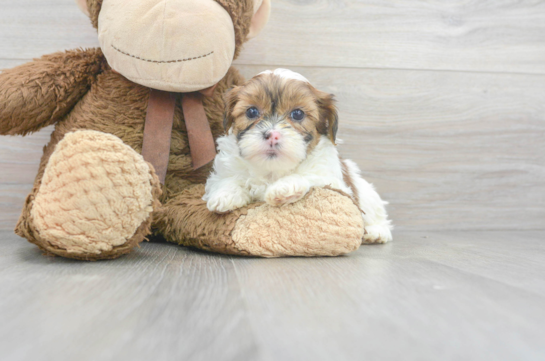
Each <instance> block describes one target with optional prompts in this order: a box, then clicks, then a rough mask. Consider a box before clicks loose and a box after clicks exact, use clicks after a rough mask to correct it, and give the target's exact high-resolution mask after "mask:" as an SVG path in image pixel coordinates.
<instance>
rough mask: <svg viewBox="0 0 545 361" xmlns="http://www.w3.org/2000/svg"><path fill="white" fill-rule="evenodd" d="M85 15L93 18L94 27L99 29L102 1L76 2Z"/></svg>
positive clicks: (82, 0)
mask: <svg viewBox="0 0 545 361" xmlns="http://www.w3.org/2000/svg"><path fill="white" fill-rule="evenodd" d="M76 3H77V4H78V6H79V8H80V9H81V11H83V13H84V14H85V15H87V16H89V17H90V18H91V22H92V23H93V26H94V27H95V28H97V29H98V14H99V13H100V8H101V7H102V0H76Z"/></svg>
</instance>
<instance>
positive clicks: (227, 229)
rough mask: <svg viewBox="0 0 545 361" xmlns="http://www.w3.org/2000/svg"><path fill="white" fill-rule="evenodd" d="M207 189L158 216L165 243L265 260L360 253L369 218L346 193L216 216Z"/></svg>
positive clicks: (321, 192)
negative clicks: (205, 191)
mask: <svg viewBox="0 0 545 361" xmlns="http://www.w3.org/2000/svg"><path fill="white" fill-rule="evenodd" d="M203 195H204V186H203V185H198V186H194V187H192V188H190V189H187V190H186V191H184V192H182V193H181V194H180V195H178V196H177V197H174V198H173V199H172V200H171V201H169V202H168V203H166V204H165V205H164V207H162V208H161V209H160V211H159V212H157V213H156V214H155V217H154V219H155V220H156V221H157V223H156V226H157V227H158V229H159V230H160V231H161V232H162V233H163V235H164V236H165V238H166V239H167V240H169V241H171V242H176V243H179V244H182V245H185V246H193V247H197V248H201V249H204V250H209V251H213V252H220V253H227V254H236V255H246V256H259V257H283V256H337V255H341V254H346V253H349V252H352V251H355V250H356V249H358V247H359V246H360V244H361V242H362V238H363V232H364V228H363V226H364V225H363V218H362V216H361V211H360V209H359V208H358V207H357V206H356V205H355V204H354V202H353V201H352V199H351V198H350V197H349V196H347V195H346V194H343V193H342V192H340V191H336V190H333V189H328V188H313V189H311V191H310V192H309V193H308V194H307V195H306V196H305V197H304V198H303V199H302V200H300V201H298V202H296V203H292V204H286V205H284V206H282V207H274V206H271V205H269V204H264V203H259V204H252V205H250V206H248V207H244V208H241V209H237V210H235V211H232V212H229V213H225V214H218V213H214V212H210V211H209V210H208V208H207V207H206V202H205V201H203V200H202V196H203Z"/></svg>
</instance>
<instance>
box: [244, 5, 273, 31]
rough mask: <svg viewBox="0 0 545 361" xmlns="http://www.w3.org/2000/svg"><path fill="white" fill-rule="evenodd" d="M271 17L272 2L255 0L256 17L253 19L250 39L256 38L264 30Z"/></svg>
mask: <svg viewBox="0 0 545 361" xmlns="http://www.w3.org/2000/svg"><path fill="white" fill-rule="evenodd" d="M256 9H257V10H256ZM270 15H271V0H254V16H253V17H252V23H251V25H250V32H249V33H248V39H252V38H254V37H256V36H257V34H259V33H260V32H261V30H263V28H264V27H265V25H267V22H268V21H269V16H270Z"/></svg>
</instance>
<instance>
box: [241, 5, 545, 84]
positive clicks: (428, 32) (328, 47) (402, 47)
mask: <svg viewBox="0 0 545 361" xmlns="http://www.w3.org/2000/svg"><path fill="white" fill-rule="evenodd" d="M273 8H274V11H273V14H272V21H271V24H270V25H269V26H268V27H266V28H265V31H264V33H263V35H261V36H260V37H258V38H256V39H255V41H253V42H251V43H250V44H248V46H247V47H246V51H244V52H243V53H242V56H241V58H240V59H239V62H240V63H241V64H256V65H257V64H281V65H284V66H321V67H358V68H360V67H367V68H394V69H435V70H439V69H441V70H464V71H485V72H490V71H494V72H525V73H540V74H543V73H545V41H544V40H543V39H545V3H544V2H543V1H535V0H522V1H521V0H507V1H496V0H481V1H465V0H452V1H422V0H387V1H384V0H315V1H301V0H275V1H273Z"/></svg>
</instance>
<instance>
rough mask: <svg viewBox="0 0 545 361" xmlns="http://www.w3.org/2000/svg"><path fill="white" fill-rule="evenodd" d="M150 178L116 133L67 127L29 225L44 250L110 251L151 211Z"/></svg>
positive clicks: (143, 164)
mask: <svg viewBox="0 0 545 361" xmlns="http://www.w3.org/2000/svg"><path fill="white" fill-rule="evenodd" d="M154 178H156V177H154V175H153V173H152V172H150V168H149V166H148V164H147V163H146V162H145V161H144V159H143V158H142V156H141V155H139V154H138V153H136V152H135V151H134V150H133V149H132V148H130V147H129V146H127V145H125V144H124V143H123V142H122V141H121V139H119V138H117V137H115V136H113V135H110V134H105V133H101V132H96V131H87V130H86V131H77V132H74V133H68V134H67V135H66V136H65V138H64V139H63V140H61V141H60V142H59V143H58V144H57V146H56V148H55V151H54V153H53V154H52V155H51V158H50V159H49V162H48V164H47V167H46V169H45V173H44V176H43V179H42V184H41V186H40V189H39V191H38V194H37V195H36V198H35V200H34V204H33V208H32V210H31V217H32V219H33V224H34V228H35V230H36V231H37V233H38V235H39V238H40V239H41V241H43V242H47V243H48V244H49V245H50V246H51V247H45V248H46V249H47V250H51V249H59V250H62V251H63V252H62V253H63V254H62V255H65V254H66V253H68V254H73V255H74V256H76V257H75V258H85V257H86V255H87V256H91V255H100V254H102V253H104V252H106V253H107V252H111V251H112V250H113V249H114V248H115V247H120V246H123V245H125V244H126V243H128V242H130V240H131V238H132V237H133V236H134V235H135V233H136V232H137V230H138V229H139V227H141V226H142V224H143V223H144V222H145V221H146V220H147V219H148V218H149V217H150V214H151V212H152V211H153V204H154V197H153V187H154V186H153V184H154V181H155V179H154ZM148 228H149V225H148ZM139 238H140V240H139V241H138V242H140V241H141V240H142V239H143V238H144V236H142V237H139ZM134 245H136V244H134ZM134 245H133V246H134ZM53 253H55V252H53ZM90 258H93V257H90ZM97 258H100V257H97Z"/></svg>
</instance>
